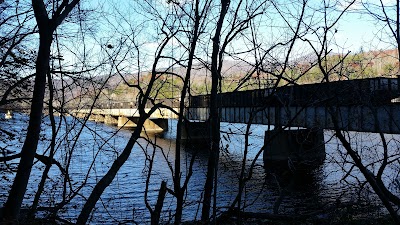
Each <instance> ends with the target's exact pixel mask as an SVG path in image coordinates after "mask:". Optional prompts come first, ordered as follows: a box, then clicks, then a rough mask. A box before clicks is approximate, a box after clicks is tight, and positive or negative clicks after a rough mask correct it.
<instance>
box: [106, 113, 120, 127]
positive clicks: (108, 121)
mask: <svg viewBox="0 0 400 225" xmlns="http://www.w3.org/2000/svg"><path fill="white" fill-rule="evenodd" d="M104 123H105V124H107V125H118V118H116V117H114V116H112V115H105V116H104Z"/></svg>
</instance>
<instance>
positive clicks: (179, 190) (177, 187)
mask: <svg viewBox="0 0 400 225" xmlns="http://www.w3.org/2000/svg"><path fill="white" fill-rule="evenodd" d="M200 19H201V18H200V15H199V1H198V0H196V1H195V17H194V20H195V21H194V23H195V24H194V28H193V29H194V30H193V37H192V40H191V43H190V53H189V60H188V66H187V69H186V76H185V80H184V83H183V88H182V92H181V100H180V104H179V118H178V123H177V130H176V147H175V174H174V192H175V196H176V211H175V221H174V223H175V224H176V225H178V224H180V223H181V220H182V211H183V197H184V193H185V191H186V185H184V186H183V187H181V158H180V155H181V141H182V128H183V121H184V110H185V98H186V94H187V93H188V91H189V90H188V89H189V88H190V87H189V82H190V75H191V70H192V65H193V59H194V55H195V50H196V44H197V40H198V38H199V25H200ZM192 157H194V156H192ZM191 169H192V168H189V170H191ZM189 173H190V172H189ZM189 179H190V176H186V181H185V184H187V183H188V181H189Z"/></svg>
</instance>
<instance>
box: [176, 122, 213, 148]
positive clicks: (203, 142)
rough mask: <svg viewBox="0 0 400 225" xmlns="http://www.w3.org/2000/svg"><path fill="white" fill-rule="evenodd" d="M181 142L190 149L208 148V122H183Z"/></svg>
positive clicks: (209, 140)
mask: <svg viewBox="0 0 400 225" xmlns="http://www.w3.org/2000/svg"><path fill="white" fill-rule="evenodd" d="M182 141H183V142H184V143H185V144H186V145H188V146H192V147H196V148H209V147H210V146H211V126H210V123H209V122H208V121H205V122H203V121H191V122H184V123H183V127H182Z"/></svg>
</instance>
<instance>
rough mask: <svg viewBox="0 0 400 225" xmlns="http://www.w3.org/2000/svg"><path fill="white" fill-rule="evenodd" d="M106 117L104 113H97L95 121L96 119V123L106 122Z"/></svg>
mask: <svg viewBox="0 0 400 225" xmlns="http://www.w3.org/2000/svg"><path fill="white" fill-rule="evenodd" d="M104 119H105V116H104V115H102V114H97V115H96V118H95V121H96V123H104Z"/></svg>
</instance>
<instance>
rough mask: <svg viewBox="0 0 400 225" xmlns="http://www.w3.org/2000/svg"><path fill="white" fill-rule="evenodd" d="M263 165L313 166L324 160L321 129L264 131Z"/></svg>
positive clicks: (323, 143)
mask: <svg viewBox="0 0 400 225" xmlns="http://www.w3.org/2000/svg"><path fill="white" fill-rule="evenodd" d="M264 142H265V146H266V148H265V150H264V165H265V167H268V166H269V165H271V164H276V163H282V165H290V164H292V163H293V165H294V166H296V165H298V166H305V167H315V166H317V165H320V164H321V163H323V161H324V160H325V142H324V133H323V130H322V129H298V130H281V131H277V130H272V131H266V132H265V140H264Z"/></svg>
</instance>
